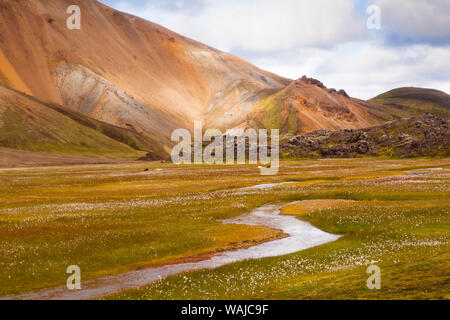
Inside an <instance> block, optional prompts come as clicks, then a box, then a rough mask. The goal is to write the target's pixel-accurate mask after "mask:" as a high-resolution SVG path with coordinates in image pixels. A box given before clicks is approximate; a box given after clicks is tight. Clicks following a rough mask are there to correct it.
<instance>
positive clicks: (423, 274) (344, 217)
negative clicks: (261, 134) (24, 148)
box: [0, 159, 450, 299]
mask: <svg viewBox="0 0 450 320" xmlns="http://www.w3.org/2000/svg"><path fill="white" fill-rule="evenodd" d="M145 169H148V171H144V170H145ZM449 181H450V161H449V160H427V159H424V160H385V161H384V160H370V159H367V160H325V161H298V162H282V164H281V168H280V173H279V175H278V176H273V177H262V176H260V175H259V170H258V169H257V168H256V167H254V166H175V165H171V164H160V163H151V164H147V163H129V164H113V165H107V164H105V165H85V166H67V167H47V168H23V169H21V168H18V169H1V170H0V283H1V284H2V285H1V287H0V295H1V296H7V295H14V294H20V293H26V292H30V291H36V290H40V289H46V288H53V287H59V286H63V285H65V283H66V279H67V277H68V275H67V274H66V268H67V267H68V266H69V265H79V266H80V268H81V270H82V280H83V281H86V280H89V279H95V278H99V277H103V276H106V275H112V274H118V273H123V272H127V271H130V270H135V269H141V268H145V267H153V266H161V265H165V264H174V263H179V262H186V261H196V260H201V259H204V258H205V257H209V256H211V255H212V254H214V253H217V252H222V251H225V250H233V249H237V248H244V247H249V246H252V245H255V244H257V243H261V242H265V241H269V240H273V239H277V238H280V237H283V236H284V235H283V233H282V232H280V231H279V230H272V229H269V228H267V227H257V226H245V225H229V224H223V223H222V222H221V220H223V219H230V218H234V217H237V216H239V215H242V214H244V213H245V212H248V211H251V210H252V209H254V208H257V207H260V206H262V205H264V204H267V203H272V202H279V201H282V202H289V203H291V202H295V201H298V202H296V203H294V204H292V205H289V206H286V207H284V208H283V209H282V212H283V213H284V214H289V215H295V216H297V217H298V218H299V219H302V220H305V221H308V222H310V223H312V224H313V225H314V226H316V227H318V228H320V229H322V230H324V231H327V232H330V233H334V234H339V235H342V237H341V238H340V239H339V240H337V241H335V242H332V243H328V244H325V245H322V246H320V247H316V248H311V249H308V250H305V251H300V252H297V253H294V254H291V255H287V256H282V257H275V258H265V259H258V260H250V261H243V262H237V263H234V264H231V265H227V266H223V267H220V268H218V269H215V270H205V271H195V272H191V273H187V274H181V275H177V276H171V277H169V278H166V279H163V280H161V281H158V282H155V283H153V284H151V285H149V286H147V287H143V288H141V289H138V290H131V291H127V292H123V293H121V294H118V295H115V296H113V297H110V298H117V299H183V298H187V299H195V298H196V299H205V298H206V299H221V298H222V299H247V298H249V299H253V298H264V299H340V298H350V299H353V298H354V299H367V298H379V299H391V298H399V299H409V298H420V299H448V298H449V293H448V292H449V288H450V273H449V271H448V270H450V263H449V261H450V254H449V252H450V215H449V212H450V183H449ZM278 182H295V183H289V184H284V185H279V186H275V187H273V188H267V189H257V188H255V189H252V188H246V187H249V186H254V185H258V184H266V183H278ZM371 264H376V265H378V266H379V267H380V268H381V272H382V289H381V290H375V291H372V290H368V289H367V288H366V280H367V278H368V276H369V275H368V274H366V269H367V267H368V266H369V265H371Z"/></svg>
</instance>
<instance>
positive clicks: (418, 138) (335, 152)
mask: <svg viewBox="0 0 450 320" xmlns="http://www.w3.org/2000/svg"><path fill="white" fill-rule="evenodd" d="M282 153H283V155H284V156H285V157H286V158H353V157H368V156H371V157H384V158H413V157H449V156H450V118H446V119H444V118H440V117H437V116H434V115H432V114H426V115H421V116H416V117H412V118H409V119H401V120H395V121H391V122H388V123H385V124H384V125H382V126H376V127H372V128H365V129H358V130H337V131H326V130H319V131H315V132H312V133H308V134H305V135H301V136H296V137H289V138H285V140H284V141H283V145H282Z"/></svg>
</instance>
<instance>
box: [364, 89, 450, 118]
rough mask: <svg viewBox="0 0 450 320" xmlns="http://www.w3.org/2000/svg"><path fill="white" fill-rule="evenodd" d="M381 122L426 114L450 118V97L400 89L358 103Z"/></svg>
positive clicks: (443, 93)
mask: <svg viewBox="0 0 450 320" xmlns="http://www.w3.org/2000/svg"><path fill="white" fill-rule="evenodd" d="M357 102H358V103H359V104H361V105H365V107H366V108H367V109H368V110H370V112H371V113H372V114H374V115H376V116H378V117H379V118H380V119H381V120H393V119H400V118H409V117H412V116H416V115H421V114H424V113H431V114H434V115H436V116H440V117H449V116H450V95H448V94H446V93H445V92H442V91H439V90H434V89H424V88H412V87H411V88H398V89H394V90H391V91H388V92H386V93H383V94H381V95H379V96H377V97H375V98H373V99H370V100H368V101H366V102H363V101H357Z"/></svg>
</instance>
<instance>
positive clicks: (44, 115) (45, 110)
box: [0, 85, 150, 165]
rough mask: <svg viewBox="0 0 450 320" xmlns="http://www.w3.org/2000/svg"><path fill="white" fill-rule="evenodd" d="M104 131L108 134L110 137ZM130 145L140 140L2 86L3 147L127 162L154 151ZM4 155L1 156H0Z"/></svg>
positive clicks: (0, 130)
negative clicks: (60, 110) (68, 113)
mask: <svg viewBox="0 0 450 320" xmlns="http://www.w3.org/2000/svg"><path fill="white" fill-rule="evenodd" d="M102 131H103V132H105V131H108V135H109V136H108V135H106V134H104V133H102ZM110 136H111V137H110ZM113 136H115V138H116V139H114V138H112V137H113ZM126 142H128V143H129V144H131V145H133V144H135V143H136V144H137V143H139V142H140V140H139V138H138V137H137V136H135V135H134V134H133V133H132V132H127V131H126V130H125V129H122V128H114V127H113V126H111V125H108V124H102V123H101V122H99V121H97V120H94V119H89V118H88V117H86V116H83V115H81V114H79V115H76V114H72V115H66V112H65V111H64V112H62V113H61V112H59V111H58V106H56V105H54V106H50V105H47V104H45V103H43V102H40V101H39V100H37V99H35V98H32V97H28V96H26V95H24V94H21V93H18V92H16V91H14V90H10V89H8V88H6V87H4V86H1V85H0V147H4V148H9V149H16V150H23V151H32V152H41V153H51V154H57V155H65V156H76V157H96V158H103V159H123V160H136V159H137V158H139V157H140V156H142V155H143V154H145V152H144V151H150V149H146V148H145V146H144V145H143V144H142V143H141V145H139V146H137V145H136V147H135V148H132V147H131V146H130V145H128V144H127V143H126ZM139 147H141V148H142V149H141V150H140V151H139V150H137V149H139ZM3 155H4V154H3V153H0V157H3ZM12 165H14V163H12Z"/></svg>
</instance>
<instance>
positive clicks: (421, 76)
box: [100, 0, 450, 99]
mask: <svg viewBox="0 0 450 320" xmlns="http://www.w3.org/2000/svg"><path fill="white" fill-rule="evenodd" d="M100 1H101V2H103V3H105V4H107V5H109V6H111V7H113V8H116V9H119V10H121V11H125V12H128V13H131V14H134V15H137V16H140V17H143V18H145V19H148V20H151V21H153V22H156V23H158V24H161V25H163V26H165V27H167V28H169V29H171V30H173V31H176V32H178V33H180V34H183V35H185V36H188V37H190V38H193V39H195V40H198V41H201V42H203V43H205V44H207V45H210V46H213V47H216V48H218V49H221V50H224V51H227V52H231V53H233V54H236V55H238V56H240V57H242V58H244V59H246V60H248V61H250V62H252V63H254V64H256V65H257V66H259V67H261V68H263V69H267V70H269V71H272V72H275V73H277V74H279V75H282V76H285V77H288V78H292V79H296V78H299V77H301V76H302V75H304V74H306V75H308V76H310V77H314V78H318V79H319V80H321V81H322V82H324V84H325V85H326V86H328V87H334V88H337V89H340V88H343V89H345V90H346V91H347V92H348V93H349V94H350V95H352V96H354V97H358V98H365V99H366V98H371V97H373V96H376V95H377V94H379V93H382V92H384V91H387V90H390V89H393V88H397V87H403V86H416V87H426V88H436V89H439V90H443V91H445V92H447V93H449V94H450V1H449V0H395V1H392V0H314V1H311V0H126V1H125V0H100ZM373 5H375V6H377V7H378V8H379V9H380V18H381V28H380V29H373V28H368V24H367V21H368V20H369V22H371V25H373V23H374V22H375V21H376V20H374V19H372V18H373V17H374V16H373V13H374V11H370V10H369V11H370V14H369V13H368V12H367V11H368V8H369V7H371V6H373Z"/></svg>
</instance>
